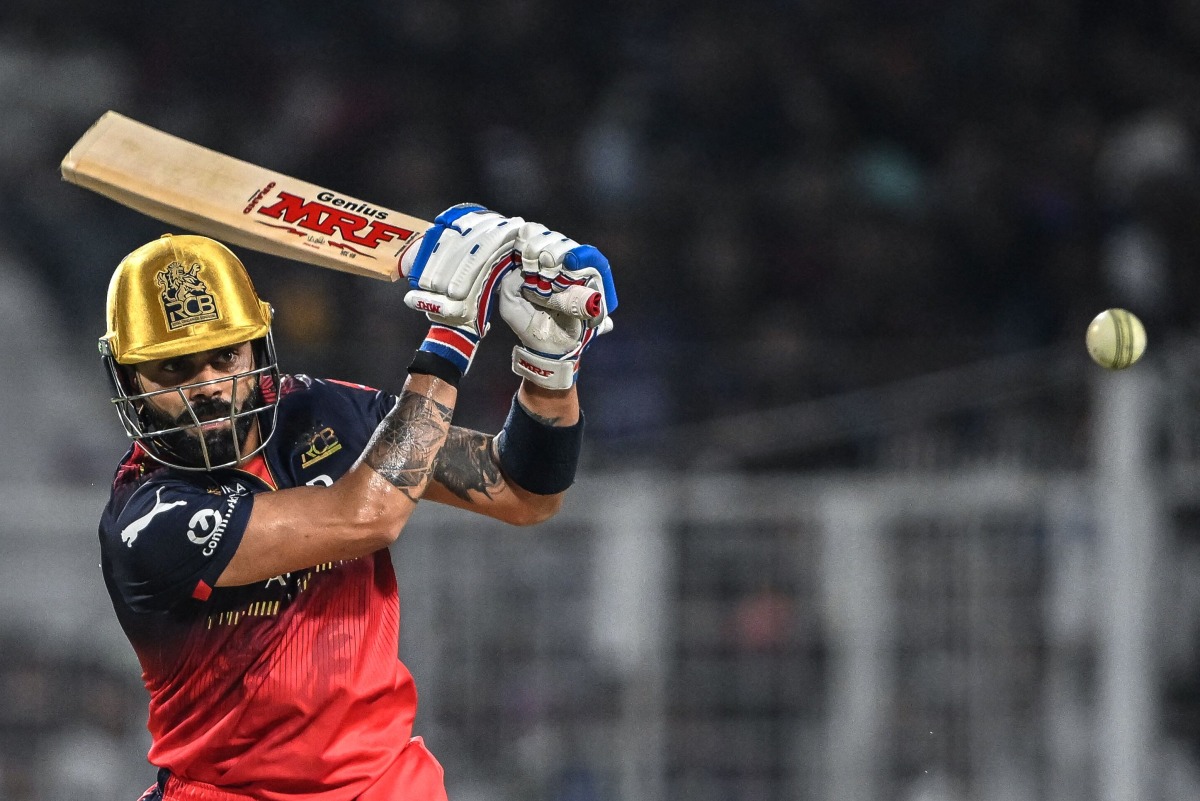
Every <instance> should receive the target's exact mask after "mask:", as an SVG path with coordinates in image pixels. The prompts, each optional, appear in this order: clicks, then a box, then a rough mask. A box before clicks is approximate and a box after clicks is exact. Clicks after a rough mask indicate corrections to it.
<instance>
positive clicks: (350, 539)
mask: <svg viewBox="0 0 1200 801" xmlns="http://www.w3.org/2000/svg"><path fill="white" fill-rule="evenodd" d="M457 397H458V390H457V389H456V388H455V387H454V385H453V384H451V383H450V382H447V381H444V380H442V379H440V378H435V377H434V376H432V375H427V374H422V373H415V374H412V375H410V376H409V377H408V380H407V381H406V382H405V384H404V389H403V390H402V392H401V393H400V398H399V400H398V401H397V403H396V406H395V408H394V409H392V411H391V412H389V413H388V415H387V416H386V417H384V419H383V421H382V422H381V423H380V424H379V426H378V427H377V428H376V429H375V434H374V435H373V436H372V438H371V441H370V442H369V443H368V444H367V447H366V448H365V449H364V450H363V453H362V456H361V457H360V458H359V460H358V462H357V463H355V465H354V466H353V467H352V468H350V470H349V471H348V472H347V473H346V474H345V475H343V476H342V477H341V478H339V479H338V480H337V481H335V482H333V484H332V485H331V486H329V487H293V488H290V489H283V490H280V491H278V492H264V493H260V494H258V495H256V496H255V499H254V509H253V511H252V512H251V514H250V520H249V522H248V523H247V524H246V531H245V533H244V534H243V535H242V540H241V544H240V545H239V546H238V549H237V552H236V553H235V554H234V555H233V558H232V559H231V560H230V562H229V564H228V565H227V566H226V568H225V570H224V572H223V573H221V577H220V579H218V581H217V585H218V586H235V585H241V584H249V583H251V582H254V581H262V580H266V579H269V578H271V577H272V576H278V575H280V574H283V573H288V572H291V571H293V570H301V569H303V568H306V567H312V566H313V565H319V564H322V563H324V562H335V561H339V560H343V559H354V558H356V557H359V556H365V555H367V554H369V553H373V552H375V551H377V550H379V549H380V548H385V547H387V546H388V545H390V544H391V543H392V542H394V541H395V540H396V538H397V537H398V536H399V535H400V530H401V529H402V528H404V525H405V524H406V523H407V522H408V518H409V517H410V516H411V515H412V512H413V509H415V508H416V503H417V501H418V500H419V499H420V498H421V497H422V495H423V494H424V493H425V490H426V489H427V487H429V486H430V479H431V477H432V475H433V470H434V465H435V463H436V461H437V457H438V453H439V451H440V450H441V449H442V447H443V445H444V443H445V442H446V437H447V434H448V432H449V430H450V418H451V415H452V414H453V413H454V405H455V402H456V400H457Z"/></svg>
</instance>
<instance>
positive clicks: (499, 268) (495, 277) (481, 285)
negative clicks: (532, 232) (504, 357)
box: [400, 203, 525, 373]
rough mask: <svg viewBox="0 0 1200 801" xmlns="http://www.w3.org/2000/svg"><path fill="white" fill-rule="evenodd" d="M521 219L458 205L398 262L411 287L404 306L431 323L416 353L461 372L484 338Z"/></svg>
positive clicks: (513, 264) (513, 258) (510, 264)
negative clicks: (427, 353) (433, 356)
mask: <svg viewBox="0 0 1200 801" xmlns="http://www.w3.org/2000/svg"><path fill="white" fill-rule="evenodd" d="M524 222H525V221H524V220H523V219H521V218H520V217H505V216H504V215H502V214H497V213H496V212H494V211H488V210H487V209H485V208H484V207H482V206H479V205H475V204H470V203H463V204H460V205H457V206H451V207H450V208H448V209H446V210H445V211H444V212H442V213H441V214H439V215H438V216H437V218H436V219H435V220H434V224H433V225H432V226H431V227H430V228H429V230H427V231H425V233H424V234H422V235H421V242H420V245H419V247H410V248H409V249H408V250H407V251H405V253H404V257H403V258H402V259H401V262H400V274H401V275H403V276H404V277H405V278H407V279H408V283H409V286H411V287H412V289H411V290H410V291H409V292H408V293H407V294H406V295H405V296H404V303H405V304H406V305H407V306H409V307H410V308H413V309H416V310H417V311H422V312H425V316H426V317H428V318H429V321H430V322H431V323H433V325H432V326H431V327H430V330H429V335H428V336H427V337H426V338H425V341H424V342H423V343H422V344H421V348H420V349H421V350H426V351H430V352H432V353H436V354H437V355H439V356H442V357H443V358H446V359H448V360H450V361H451V362H453V363H454V364H455V366H457V367H458V368H459V369H460V370H461V371H462V372H463V373H466V372H467V370H468V368H470V366H471V361H472V359H473V358H474V356H475V349H476V348H477V347H478V345H479V340H480V339H482V338H483V336H484V335H485V334H487V330H488V325H489V319H490V317H491V311H492V305H493V301H494V298H495V289H496V287H497V285H498V284H499V281H500V277H501V276H502V275H503V274H504V273H505V272H508V271H509V270H514V269H515V268H516V266H517V263H518V261H517V257H516V253H515V242H516V238H517V234H518V231H519V229H520V227H521V225H522V224H523V223H524Z"/></svg>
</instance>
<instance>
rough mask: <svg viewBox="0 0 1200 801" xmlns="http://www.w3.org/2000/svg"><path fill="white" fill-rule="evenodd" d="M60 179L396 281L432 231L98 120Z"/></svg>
mask: <svg viewBox="0 0 1200 801" xmlns="http://www.w3.org/2000/svg"><path fill="white" fill-rule="evenodd" d="M61 171H62V176H63V179H64V180H67V181H69V182H71V183H74V184H77V185H79V186H82V187H85V188H87V189H91V190H92V191H94V192H97V193H99V194H101V195H104V196H105V197H108V198H111V199H113V200H115V201H117V202H118V203H122V204H124V205H126V206H128V207H130V208H132V209H136V210H137V211H140V212H142V213H143V214H146V215H148V216H150V217H154V218H156V219H159V220H162V221H163V222H166V223H170V224H171V225H173V226H178V227H180V228H182V229H184V230H186V231H190V232H193V233H197V234H203V235H205V236H209V237H212V238H214V239H217V240H219V241H222V242H225V243H227V244H231V245H240V246H242V247H246V248H250V249H253V250H258V251H261V252H263V253H270V254H273V255H276V256H281V257H283V258H287V259H294V260H296V261H302V262H305V263H308V264H315V265H317V266H320V267H328V268H331V269H334V270H342V271H344V272H349V273H354V274H355V275H364V276H368V277H371V278H379V279H383V280H387V281H395V280H396V279H397V278H399V277H400V270H399V265H400V258H401V256H403V255H404V251H405V250H407V249H408V247H409V245H411V244H412V243H413V242H414V241H417V240H418V239H419V237H418V236H417V234H419V233H420V232H422V231H424V230H425V229H427V228H428V227H429V225H430V223H428V222H426V221H424V220H421V219H419V218H416V217H412V216H409V215H406V214H401V213H400V212H397V211H393V210H391V209H387V208H384V207H382V206H379V205H376V204H372V203H368V202H366V201H364V200H360V199H358V198H354V197H351V196H349V195H345V194H342V193H340V192H336V191H334V190H332V189H328V188H326V187H321V186H317V185H315V184H311V183H308V182H306V181H301V180H299V179H296V178H292V177H290V176H287V175H283V174H281V173H278V172H273V171H271V170H268V169H266V168H263V167H259V166H257V165H254V164H250V163H248V162H245V161H241V160H240V159H236V158H234V157H232V156H227V155H225V154H223V153H219V152H217V151H215V150H210V149H209V148H206V147H202V146H201V145H197V144H195V143H193V142H189V141H187V140H185V139H180V138H179V137H176V136H172V135H171V134H168V133H165V132H163V131H160V130H158V129H156V128H152V127H150V126H149V125H145V124H143V123H140V122H137V121H135V120H131V119H129V118H128V117H125V116H122V115H121V114H118V113H116V112H114V111H109V112H106V113H105V114H103V115H102V116H101V117H100V119H98V120H97V121H96V122H95V123H94V124H93V125H92V127H91V128H89V129H88V130H87V132H86V133H85V134H84V135H83V136H82V137H81V138H80V139H79V141H78V142H76V143H75V145H74V146H73V147H72V148H71V150H70V152H69V153H67V155H66V157H65V158H64V159H63V161H62V165H61Z"/></svg>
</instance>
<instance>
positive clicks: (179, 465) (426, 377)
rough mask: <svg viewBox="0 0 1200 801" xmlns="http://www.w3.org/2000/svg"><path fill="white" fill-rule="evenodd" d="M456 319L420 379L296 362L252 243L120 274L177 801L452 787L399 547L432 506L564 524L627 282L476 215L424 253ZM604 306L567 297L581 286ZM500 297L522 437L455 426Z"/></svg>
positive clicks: (357, 795) (115, 298)
mask: <svg viewBox="0 0 1200 801" xmlns="http://www.w3.org/2000/svg"><path fill="white" fill-rule="evenodd" d="M401 271H402V273H403V274H404V275H405V276H406V277H407V279H408V281H409V285H410V287H411V289H410V291H409V292H408V295H407V296H406V302H408V303H409V305H412V306H414V307H415V308H420V309H425V310H429V309H435V310H438V311H439V312H441V313H433V312H430V313H428V315H427V316H428V317H429V318H430V321H431V325H430V329H429V333H428V335H427V336H426V338H425V340H424V341H423V342H422V343H421V345H420V346H419V347H418V349H417V351H416V353H415V355H414V356H413V358H412V360H411V362H410V363H409V365H408V374H407V377H406V379H405V381H404V384H403V386H402V387H401V388H400V391H399V393H398V394H391V393H389V392H385V391H377V390H374V389H371V388H368V387H364V386H360V385H356V384H348V383H342V382H339V381H332V380H323V379H319V378H312V377H309V376H306V375H300V374H295V375H286V374H283V373H281V371H280V369H279V366H278V364H277V361H276V356H275V347H274V342H273V340H272V336H271V323H272V316H273V311H272V308H271V306H270V305H268V303H266V302H265V301H264V300H262V299H261V298H259V297H258V295H257V293H256V292H255V290H254V287H253V285H252V284H251V281H250V277H249V275H248V274H247V272H246V270H245V268H244V266H243V265H242V263H241V262H240V261H239V260H238V258H237V256H235V255H234V254H233V253H232V252H231V251H230V250H229V249H228V248H226V247H225V246H224V245H222V244H220V243H218V242H216V241H213V240H211V239H208V238H205V237H201V236H172V235H166V236H163V237H162V238H160V239H156V240H154V241H152V242H149V243H148V244H145V245H143V246H142V247H139V248H138V249H136V250H134V251H133V252H132V253H130V254H129V255H128V256H127V257H125V259H123V260H122V261H121V263H120V264H119V265H118V266H117V269H116V271H115V273H114V274H113V277H112V280H111V282H110V284H109V289H108V302H107V325H108V330H107V331H106V332H105V334H104V336H103V337H102V338H101V339H100V352H101V357H102V359H103V362H104V364H105V366H106V368H107V371H108V375H109V377H110V379H111V381H112V386H113V392H114V397H113V404H114V406H115V408H116V409H117V413H118V416H119V417H120V420H121V422H122V424H123V425H124V427H125V430H126V432H127V433H128V435H129V436H130V438H131V439H132V446H131V448H130V450H129V451H128V452H127V453H126V455H125V457H124V458H123V459H122V460H121V463H120V465H119V466H118V467H117V470H116V475H115V477H114V479H113V485H112V494H111V497H110V500H109V502H108V505H107V506H106V507H105V509H104V512H103V516H102V518H101V521H100V550H101V568H102V571H103V574H104V580H105V584H106V586H107V588H108V592H109V595H110V597H111V599H112V604H113V608H114V609H115V611H116V614H117V618H118V620H119V621H120V624H121V627H122V629H123V630H124V632H125V634H126V635H127V636H128V638H129V641H130V643H131V644H132V646H133V648H134V651H135V652H136V653H137V657H138V660H139V661H140V663H141V667H142V678H143V682H144V684H145V686H146V690H147V692H148V693H149V721H148V727H149V730H150V733H151V735H152V745H151V747H150V752H149V755H148V758H149V761H150V763H151V764H152V765H153V766H155V767H157V768H158V776H157V781H156V783H155V784H154V785H153V786H152V787H151V788H150V789H149V790H147V791H146V794H145V795H144V796H143V798H144V799H147V800H153V801H159V800H161V801H182V800H183V799H187V800H188V801H237V800H240V799H256V801H296V800H297V799H312V800H313V801H437V800H438V799H445V798H446V791H445V787H444V782H443V775H442V768H441V766H440V765H439V764H438V762H437V760H436V759H435V758H434V757H433V755H432V754H431V753H430V752H429V751H428V750H427V748H426V747H425V745H424V743H423V742H422V740H421V738H420V737H414V736H413V732H412V724H413V719H414V715H415V714H416V699H417V696H416V691H415V689H414V687H413V679H412V677H411V675H410V674H409V672H408V670H407V669H406V668H405V666H404V664H403V663H402V662H401V661H400V660H399V658H398V640H399V615H400V609H399V599H398V595H397V588H396V576H395V573H394V570H393V568H392V562H391V557H390V553H389V551H388V546H389V545H390V544H391V543H393V542H395V541H396V538H397V537H398V536H399V535H400V532H401V531H402V530H403V528H404V526H405V524H406V523H407V522H408V519H409V517H410V516H411V515H412V513H413V511H414V510H415V509H416V506H417V502H418V501H419V500H421V499H427V500H432V501H437V502H440V503H445V504H450V505H452V506H456V507H459V508H462V509H465V510H468V511H473V512H477V513H479V514H482V515H486V516H488V517H492V518H496V519H498V520H503V521H506V522H509V523H512V524H516V525H530V524H534V523H538V522H540V521H543V520H546V519H547V518H549V517H551V516H553V515H554V514H555V513H556V512H557V511H558V509H559V508H560V506H561V504H562V499H563V495H564V493H565V492H566V490H567V489H568V488H569V487H570V486H571V484H572V482H573V481H574V476H575V470H576V465H577V462H578V459H579V453H580V447H581V443H582V437H583V415H582V413H581V411H580V407H579V398H578V394H577V392H576V387H575V378H576V375H577V370H578V367H579V357H580V355H581V354H582V353H583V351H584V349H585V348H586V347H587V346H588V344H590V341H591V340H592V339H593V338H594V337H595V336H597V335H599V334H602V333H604V332H605V331H607V330H608V329H609V328H610V327H611V319H610V318H609V314H610V313H611V312H612V311H613V310H614V309H615V308H616V305H617V298H616V292H615V290H614V287H613V283H612V277H611V274H610V271H609V265H608V261H607V260H606V259H605V258H604V256H603V255H602V254H601V253H600V252H599V251H598V250H596V249H595V248H593V247H591V246H588V245H579V244H578V243H576V242H574V241H572V240H571V239H568V238H567V237H564V236H562V235H561V234H558V233H555V232H552V231H549V230H547V229H546V228H545V227H544V226H541V225H537V224H534V223H526V222H525V221H524V220H522V219H521V218H520V217H505V216H503V215H500V214H497V213H495V212H492V211H488V210H487V209H484V208H482V207H480V206H476V205H461V206H456V207H452V208H450V209H448V210H447V211H445V212H443V213H442V214H441V215H439V216H438V218H437V220H436V221H435V223H434V225H433V226H432V227H431V228H430V229H429V230H428V231H426V232H425V233H424V235H423V240H422V241H421V243H420V247H419V248H417V247H414V248H411V249H410V250H409V252H408V254H406V256H405V257H404V262H403V264H402V265H401ZM580 285H583V286H587V287H590V288H593V289H595V290H596V291H597V292H598V293H600V295H601V297H602V303H601V306H602V308H601V309H600V313H599V315H598V316H596V317H595V318H594V319H590V320H587V321H585V320H583V319H581V318H579V317H576V316H572V315H569V314H565V313H561V312H555V311H549V310H548V309H547V306H548V304H547V303H546V302H545V301H546V299H547V298H548V297H550V296H552V295H553V294H554V293H555V292H557V291H560V290H561V289H562V288H564V287H568V286H580ZM493 310H495V311H498V312H499V316H500V318H501V319H503V321H504V322H505V323H506V324H508V325H509V326H510V327H511V328H512V329H513V331H514V332H515V333H516V335H517V338H518V339H519V343H520V344H518V345H517V346H516V347H515V348H514V351H513V370H514V372H516V373H517V374H518V375H519V376H521V382H520V386H519V388H518V389H517V391H516V394H515V396H514V398H513V402H512V407H511V410H510V412H509V415H508V418H507V420H506V422H505V423H504V425H503V427H502V428H501V430H500V431H499V433H497V434H495V435H494V436H493V435H490V434H483V433H480V432H477V431H471V430H467V429H464V428H460V427H457V426H454V425H452V424H451V421H452V418H453V415H454V408H455V401H456V399H457V396H458V391H459V385H460V382H461V381H462V380H463V378H464V376H465V375H466V374H467V372H468V369H469V367H470V365H471V361H472V358H473V357H474V354H475V350H476V347H477V346H478V344H479V342H480V340H481V339H482V338H483V336H484V335H485V334H486V333H487V330H488V325H489V319H490V317H491V316H492V312H493Z"/></svg>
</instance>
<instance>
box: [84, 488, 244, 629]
mask: <svg viewBox="0 0 1200 801" xmlns="http://www.w3.org/2000/svg"><path fill="white" fill-rule="evenodd" d="M253 506H254V495H253V494H252V493H251V492H250V491H249V490H247V489H246V488H245V487H244V486H242V485H240V484H234V485H232V486H209V487H205V486H197V485H194V484H190V483H187V482H185V481H165V482H150V483H147V484H145V485H143V486H142V487H140V488H139V489H138V490H137V492H135V493H134V494H133V496H132V497H131V498H130V499H129V501H128V503H126V504H125V506H124V508H122V509H120V510H119V511H115V512H111V513H109V514H105V516H104V518H103V520H102V522H101V527H100V541H101V547H102V548H103V549H104V552H105V554H106V555H107V557H108V559H109V563H110V564H111V569H112V578H113V581H114V584H115V586H116V587H117V589H118V591H119V592H120V593H121V595H122V597H123V598H124V600H125V603H126V604H128V605H129V607H130V608H131V609H134V610H137V611H154V610H165V609H170V608H171V607H173V606H175V605H176V604H178V603H179V602H181V601H185V600H187V599H189V598H190V599H195V600H199V601H204V600H207V598H208V596H209V594H210V593H211V592H212V588H213V586H215V584H216V582H217V579H218V578H219V577H220V575H221V573H222V572H223V571H224V570H225V567H226V566H227V565H228V564H229V560H230V559H232V558H233V554H234V552H236V551H237V547H238V544H239V543H240V542H241V539H242V535H243V534H244V533H245V531H246V523H247V521H248V520H249V519H250V510H251V509H252V508H253Z"/></svg>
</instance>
